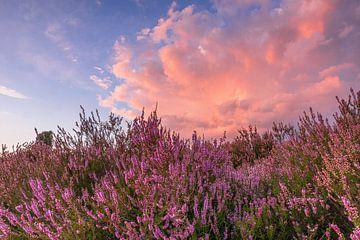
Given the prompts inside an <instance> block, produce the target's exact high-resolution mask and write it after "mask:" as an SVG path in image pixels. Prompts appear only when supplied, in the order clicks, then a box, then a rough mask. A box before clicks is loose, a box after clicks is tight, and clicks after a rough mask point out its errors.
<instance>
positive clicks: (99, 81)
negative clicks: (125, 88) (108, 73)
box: [90, 75, 111, 89]
mask: <svg viewBox="0 0 360 240" xmlns="http://www.w3.org/2000/svg"><path fill="white" fill-rule="evenodd" d="M90 79H91V80H93V82H94V83H95V84H96V85H98V86H99V87H101V88H102V89H108V88H109V87H110V84H111V81H110V79H109V78H108V77H106V78H99V77H98V76H96V75H90Z"/></svg>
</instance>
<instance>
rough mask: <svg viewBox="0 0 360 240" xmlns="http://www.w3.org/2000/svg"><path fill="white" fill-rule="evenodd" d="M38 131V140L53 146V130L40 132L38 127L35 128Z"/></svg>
mask: <svg viewBox="0 0 360 240" xmlns="http://www.w3.org/2000/svg"><path fill="white" fill-rule="evenodd" d="M35 132H36V142H39V141H40V142H43V143H45V144H47V145H49V146H52V143H53V135H54V134H53V132H52V131H43V132H41V133H38V131H37V129H36V128H35Z"/></svg>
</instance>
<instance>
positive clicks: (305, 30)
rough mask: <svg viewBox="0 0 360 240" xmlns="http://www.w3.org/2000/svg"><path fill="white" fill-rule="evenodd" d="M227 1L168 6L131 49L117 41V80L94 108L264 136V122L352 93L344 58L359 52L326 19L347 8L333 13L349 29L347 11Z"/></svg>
mask: <svg viewBox="0 0 360 240" xmlns="http://www.w3.org/2000/svg"><path fill="white" fill-rule="evenodd" d="M229 2H231V4H227V3H228V1H217V0H215V1H214V7H215V8H216V10H217V12H216V13H211V12H209V11H206V10H197V9H196V6H193V5H191V6H188V7H186V8H184V9H182V10H177V8H176V5H175V4H172V6H171V7H170V9H169V11H168V16H167V17H166V18H163V19H160V20H159V21H158V23H157V25H156V26H154V27H152V28H144V29H143V30H140V32H139V33H138V35H137V39H138V40H137V41H136V42H133V43H129V42H127V41H126V40H124V39H122V40H121V41H117V42H116V44H115V46H114V52H115V54H114V63H113V65H112V72H113V74H114V75H115V76H116V77H118V78H119V79H122V80H123V82H122V83H121V84H120V85H118V86H116V87H115V88H114V89H113V91H111V92H110V93H109V95H108V96H106V97H99V103H100V105H101V106H103V107H108V108H111V109H112V110H113V111H114V112H118V113H119V114H121V115H125V116H127V117H129V118H132V117H133V116H135V115H136V114H137V113H138V112H139V111H141V109H142V108H143V107H145V109H146V110H147V111H151V110H152V109H154V107H155V106H156V104H158V112H159V115H160V116H162V117H163V122H164V123H165V125H166V126H168V127H170V128H171V129H173V130H176V131H180V132H182V133H183V134H185V135H189V134H191V133H192V131H193V130H197V131H198V132H200V133H205V134H206V136H220V135H221V134H223V132H224V131H227V132H229V133H230V135H231V134H232V133H234V132H235V131H236V129H238V128H240V127H244V126H245V127H246V126H247V125H248V124H257V125H258V126H259V128H262V129H265V128H268V127H271V124H272V122H273V121H280V120H284V121H293V120H296V119H297V117H298V115H299V114H301V112H302V111H303V110H305V109H307V108H308V107H310V106H313V107H315V109H319V110H323V111H325V112H326V113H327V112H329V111H330V110H335V106H336V102H335V100H334V96H335V95H338V94H339V95H343V94H345V93H346V91H347V90H348V89H349V88H350V87H354V88H357V87H360V83H359V80H358V78H356V75H354V74H355V73H356V74H357V73H358V72H359V60H360V59H359V57H358V56H357V55H356V54H353V52H352V51H347V49H349V48H353V51H355V52H356V51H357V52H359V48H360V47H359V46H358V44H357V43H356V42H357V41H356V39H354V38H355V37H356V36H355V35H354V34H352V35H349V36H348V37H347V38H344V39H342V40H341V41H340V40H339V39H340V38H339V37H338V34H339V32H338V29H339V28H338V27H337V26H336V27H335V26H333V25H334V24H335V22H336V21H334V20H332V18H333V16H339V12H337V11H339V10H338V9H342V10H341V11H345V10H346V11H349V14H348V15H347V14H346V13H344V12H341V14H340V16H342V18H344V19H343V20H344V21H343V22H347V24H349V26H350V24H351V26H356V21H357V20H356V19H357V15H356V14H357V13H355V12H354V11H353V10H352V9H353V8H354V6H352V5H349V4H348V5H346V4H343V5H341V4H342V2H341V1H335V0H334V1H328V0H306V1H290V0H284V1H282V2H281V4H280V5H279V6H277V7H274V6H272V5H271V1H266V0H257V1H255V0H232V1H229ZM254 4H255V6H257V7H256V8H254V9H249V7H251V6H252V7H253V6H254ZM344 9H345V10H344ZM350 12H352V13H351V14H350ZM358 25H359V24H358ZM332 29H337V30H336V31H332ZM352 31H356V29H353V30H352ZM357 38H360V37H359V36H357ZM342 41H347V42H346V44H347V45H348V46H346V45H345V44H344V42H342ZM339 48H343V49H344V50H343V51H339ZM120 106H126V107H120Z"/></svg>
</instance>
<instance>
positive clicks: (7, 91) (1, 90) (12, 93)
mask: <svg viewBox="0 0 360 240" xmlns="http://www.w3.org/2000/svg"><path fill="white" fill-rule="evenodd" d="M0 94H1V95H4V96H8V97H12V98H19V99H26V98H27V97H26V96H25V95H23V94H21V93H19V92H18V91H16V90H15V89H11V88H8V87H5V86H2V85H0Z"/></svg>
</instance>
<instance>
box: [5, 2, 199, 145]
mask: <svg viewBox="0 0 360 240" xmlns="http://www.w3.org/2000/svg"><path fill="white" fill-rule="evenodd" d="M187 4H189V1H182V2H181V3H179V5H180V6H181V5H187ZM170 5H171V1H164V0H157V1H135V0H134V1H133V0H121V1H100V0H97V1H95V0H94V1H91V0H89V1H34V0H24V1H19V0H15V1H13V0H8V1H7V0H5V1H1V3H0V32H1V33H2V34H1V35H2V37H1V38H0V88H1V87H2V89H3V91H2V93H3V94H1V92H0V133H1V134H0V142H1V143H4V144H7V145H8V146H9V145H12V144H16V143H17V142H23V141H29V140H33V139H34V135H35V133H34V127H37V128H38V129H39V130H40V131H41V130H50V129H51V130H56V126H57V125H60V126H62V127H66V128H67V129H71V128H72V127H73V126H74V123H75V121H76V120H77V119H78V113H79V111H80V107H79V106H80V105H83V106H84V107H85V109H86V110H87V111H91V110H94V109H96V108H98V109H99V110H100V113H101V115H102V116H103V117H106V116H107V115H108V114H109V112H110V110H109V109H105V108H101V107H100V108H99V105H98V101H97V95H99V94H103V93H104V90H103V89H102V88H99V87H98V86H97V85H96V84H95V83H94V82H93V81H92V80H91V79H90V76H92V75H97V76H99V77H100V78H108V79H109V80H110V81H121V80H120V79H115V77H114V76H113V75H112V74H111V73H110V72H109V66H110V64H111V61H112V57H113V56H112V48H113V45H114V43H115V41H116V40H117V39H118V38H119V37H120V36H127V37H128V38H129V39H131V38H135V37H136V33H137V32H138V31H139V30H141V29H142V28H143V27H144V26H152V25H154V24H156V22H157V20H158V18H159V17H161V16H166V13H167V10H168V8H169V7H170ZM199 6H200V5H199ZM96 68H97V69H98V70H97V69H96ZM100 68H101V69H102V70H100ZM99 70H100V71H99ZM4 88H6V90H4ZM11 90H13V91H14V92H15V91H16V94H6V93H7V92H8V91H11ZM9 95H10V96H9Z"/></svg>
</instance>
